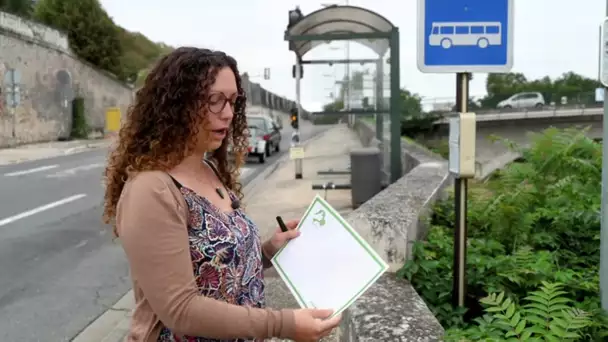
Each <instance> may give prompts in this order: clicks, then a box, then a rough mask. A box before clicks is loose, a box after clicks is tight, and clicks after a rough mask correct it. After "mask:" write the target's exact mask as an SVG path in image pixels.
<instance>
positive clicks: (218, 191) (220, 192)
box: [215, 188, 224, 199]
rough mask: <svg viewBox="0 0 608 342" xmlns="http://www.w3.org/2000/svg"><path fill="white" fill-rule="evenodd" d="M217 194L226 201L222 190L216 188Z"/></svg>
mask: <svg viewBox="0 0 608 342" xmlns="http://www.w3.org/2000/svg"><path fill="white" fill-rule="evenodd" d="M215 192H217V195H218V196H220V198H221V199H224V192H223V191H222V189H220V188H215Z"/></svg>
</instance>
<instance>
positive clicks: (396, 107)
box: [389, 27, 403, 184]
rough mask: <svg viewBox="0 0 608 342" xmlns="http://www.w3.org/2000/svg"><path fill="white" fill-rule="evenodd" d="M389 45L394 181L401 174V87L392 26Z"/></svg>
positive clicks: (396, 48)
mask: <svg viewBox="0 0 608 342" xmlns="http://www.w3.org/2000/svg"><path fill="white" fill-rule="evenodd" d="M390 47H391V62H390V63H391V76H390V78H391V118H390V130H391V143H390V147H391V148H390V155H391V176H390V183H389V184H392V183H394V182H396V181H397V180H398V179H399V178H401V176H403V167H402V165H403V164H402V162H401V158H402V157H403V156H402V155H401V88H400V75H399V73H400V70H399V55H400V51H399V29H398V28H396V27H395V28H393V30H392V31H391V39H390Z"/></svg>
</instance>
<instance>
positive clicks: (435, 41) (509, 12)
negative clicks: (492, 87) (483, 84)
mask: <svg viewBox="0 0 608 342" xmlns="http://www.w3.org/2000/svg"><path fill="white" fill-rule="evenodd" d="M513 3H514V0H418V69H420V71H422V72H436V73H441V72H508V71H509V70H511V68H512V67H513V13H514V11H513Z"/></svg>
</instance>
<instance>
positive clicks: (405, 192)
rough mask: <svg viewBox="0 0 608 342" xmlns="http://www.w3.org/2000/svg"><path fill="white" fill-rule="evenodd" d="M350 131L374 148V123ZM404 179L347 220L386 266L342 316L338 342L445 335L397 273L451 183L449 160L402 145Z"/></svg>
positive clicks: (359, 124)
mask: <svg viewBox="0 0 608 342" xmlns="http://www.w3.org/2000/svg"><path fill="white" fill-rule="evenodd" d="M354 130H355V131H356V132H357V134H358V135H359V137H360V139H361V142H362V143H363V144H364V145H365V146H370V145H374V144H377V143H378V140H377V139H376V138H375V130H374V127H373V126H372V124H370V123H367V122H365V121H360V120H358V121H357V122H356V123H355V125H354ZM402 149H403V156H402V163H403V170H404V173H405V175H404V176H403V177H401V178H400V179H399V180H398V181H397V182H395V183H393V184H391V185H390V186H388V187H387V188H386V189H385V190H383V191H381V192H380V193H378V194H377V195H376V196H374V197H373V198H372V199H370V200H369V201H367V202H365V203H364V204H363V205H361V206H360V207H359V208H357V209H356V210H355V211H353V212H352V213H350V214H348V215H347V217H346V219H347V220H348V222H350V223H351V225H352V226H353V227H355V229H357V231H358V233H359V234H361V236H362V237H363V238H364V239H365V240H366V241H367V242H368V243H369V244H370V245H371V246H372V247H373V248H374V249H375V250H376V252H378V253H379V254H380V256H381V257H383V258H384V260H386V261H387V262H388V263H389V266H390V272H389V273H387V274H386V275H384V276H383V277H382V278H381V279H380V280H379V281H378V282H377V283H376V284H374V286H372V287H371V288H370V289H369V290H368V291H367V292H366V293H365V294H364V295H363V296H362V297H361V298H360V299H359V300H358V301H357V302H356V303H355V304H354V305H353V306H352V307H351V308H349V309H348V310H347V311H346V313H345V314H344V319H343V321H342V325H341V327H340V331H341V334H340V336H341V337H340V339H341V342H363V341H412V342H413V341H441V340H442V339H443V334H444V330H443V327H442V326H441V325H440V324H439V322H438V321H437V319H436V318H435V317H434V316H433V314H432V313H431V311H430V310H429V308H428V307H427V305H426V303H425V302H424V301H423V300H422V298H420V296H419V295H418V294H417V293H416V291H415V290H414V288H413V287H412V286H411V285H410V283H409V282H407V281H406V280H403V279H397V278H396V276H395V274H394V273H393V272H395V271H397V270H398V269H399V268H401V266H403V264H404V263H405V262H406V260H408V259H409V258H410V257H411V253H412V251H411V246H412V242H413V241H415V240H419V239H422V238H424V236H425V235H426V231H427V229H426V226H425V217H427V215H428V214H429V213H430V210H431V207H432V205H433V203H434V202H435V201H436V200H437V199H438V198H439V197H440V196H443V194H444V189H445V187H446V186H448V185H450V184H451V181H452V179H451V177H449V173H448V165H447V161H446V160H444V159H442V158H441V157H440V156H438V155H436V154H434V153H432V152H430V151H428V150H427V149H425V148H424V147H423V146H419V145H417V144H416V143H414V142H409V141H403V142H402Z"/></svg>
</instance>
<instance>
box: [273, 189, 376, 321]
mask: <svg viewBox="0 0 608 342" xmlns="http://www.w3.org/2000/svg"><path fill="white" fill-rule="evenodd" d="M316 203H320V204H321V205H322V206H323V207H325V209H327V210H328V211H329V212H330V213H331V214H332V215H333V217H334V218H336V219H337V220H338V222H340V224H342V227H344V228H345V229H346V230H347V231H348V232H349V233H350V235H352V237H353V238H355V240H356V241H357V242H358V243H359V245H361V247H363V249H364V250H365V251H366V252H367V253H368V254H369V255H370V256H371V257H372V259H374V261H375V262H376V263H377V264H378V266H380V270H379V271H378V273H376V275H374V277H372V279H370V281H369V282H367V284H365V285H364V286H363V287H362V288H361V290H359V292H357V293H356V294H355V295H354V296H353V297H351V299H349V300H348V302H346V304H344V305H343V306H342V307H341V308H340V309H338V310H336V311H335V312H334V314H333V315H332V317H333V316H335V315H337V314H339V313H341V312H342V311H344V310H345V309H346V308H347V307H349V306H350V305H351V304H352V303H353V302H354V301H356V300H357V299H358V298H359V297H360V296H361V295H362V294H363V292H364V291H365V290H367V289H368V288H369V287H370V286H371V284H373V283H374V282H375V281H376V280H377V279H378V278H379V277H380V276H381V275H382V273H384V272H386V270H387V269H388V265H387V264H386V262H384V260H382V259H381V258H380V257H379V256H378V254H377V253H376V251H374V249H373V248H372V247H371V246H370V245H369V244H368V243H367V242H366V241H365V240H363V239H362V238H361V236H360V235H359V234H358V233H357V232H356V231H355V230H354V229H353V228H352V227H351V226H350V224H348V222H346V221H345V220H344V219H343V218H342V217H341V216H340V215H339V214H338V213H337V212H336V210H335V209H333V208H332V207H331V206H330V205H329V203H327V202H326V201H325V200H324V199H323V198H321V197H320V196H319V195H316V196H315V198H314V199H313V201H312V202H311V203H310V205H309V206H308V209H306V212H305V213H304V215H303V216H302V218H301V219H300V224H299V225H298V227H297V228H296V229H300V225H301V224H302V222H304V221H305V220H306V218H307V217H308V214H309V213H310V211H311V210H312V208H313V207H314V206H315V204H316ZM285 246H287V244H286V245H285ZM285 246H283V247H281V248H280V249H279V250H278V251H277V253H276V254H275V255H274V256H273V257H272V264H273V265H274V267H275V268H276V270H277V271H278V272H279V275H280V276H281V278H283V279H284V280H286V281H287V282H288V283H289V288H290V289H291V290H292V292H293V293H294V295H295V296H296V297H297V298H296V299H297V300H298V302H300V304H301V305H303V306H304V307H305V308H307V309H308V308H310V306H309V305H308V303H307V302H306V301H304V298H302V295H301V294H300V292H299V291H298V289H297V288H296V287H295V285H294V284H293V282H292V281H291V279H290V278H289V276H288V275H287V273H286V272H285V271H284V270H283V269H282V268H281V266H280V265H279V264H278V263H277V262H276V258H277V257H278V256H279V255H280V254H281V252H283V249H285ZM320 309H322V308H320Z"/></svg>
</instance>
